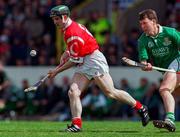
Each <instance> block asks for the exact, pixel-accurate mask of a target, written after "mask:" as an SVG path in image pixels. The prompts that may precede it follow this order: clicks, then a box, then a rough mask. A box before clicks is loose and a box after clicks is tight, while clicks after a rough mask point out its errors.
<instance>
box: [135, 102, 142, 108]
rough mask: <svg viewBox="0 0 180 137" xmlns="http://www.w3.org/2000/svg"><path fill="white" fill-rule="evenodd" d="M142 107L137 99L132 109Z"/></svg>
mask: <svg viewBox="0 0 180 137" xmlns="http://www.w3.org/2000/svg"><path fill="white" fill-rule="evenodd" d="M141 108H142V104H141V103H140V102H139V101H136V104H135V106H134V109H136V110H140V109H141Z"/></svg>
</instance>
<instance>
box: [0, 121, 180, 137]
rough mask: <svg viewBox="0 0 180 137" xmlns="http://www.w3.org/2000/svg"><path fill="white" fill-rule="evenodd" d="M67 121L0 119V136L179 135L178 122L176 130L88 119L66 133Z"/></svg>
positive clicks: (136, 136)
mask: <svg viewBox="0 0 180 137" xmlns="http://www.w3.org/2000/svg"><path fill="white" fill-rule="evenodd" d="M68 123H69V122H41V121H40V122H39V121H38V122H32V121H29V122H28V121H0V137H60V136H62V137H180V123H178V122H176V126H177V129H176V132H173V133H171V132H168V131H166V130H163V129H161V130H159V129H156V128H154V127H153V125H152V122H150V123H149V125H148V126H146V127H142V126H141V123H140V122H127V121H88V122H83V132H80V133H67V132H64V128H65V127H66V125H67V124H68Z"/></svg>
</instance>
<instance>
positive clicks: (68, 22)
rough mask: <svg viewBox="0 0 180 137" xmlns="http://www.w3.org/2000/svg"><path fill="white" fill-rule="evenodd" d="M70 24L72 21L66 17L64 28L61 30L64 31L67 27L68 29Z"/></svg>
mask: <svg viewBox="0 0 180 137" xmlns="http://www.w3.org/2000/svg"><path fill="white" fill-rule="evenodd" d="M71 23H72V20H71V19H70V18H69V17H68V18H67V22H66V24H65V27H64V28H63V30H65V29H66V28H67V27H69V26H70V25H71Z"/></svg>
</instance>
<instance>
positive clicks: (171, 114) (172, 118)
mask: <svg viewBox="0 0 180 137" xmlns="http://www.w3.org/2000/svg"><path fill="white" fill-rule="evenodd" d="M166 119H169V120H171V121H172V122H173V123H174V121H175V116H174V113H172V112H167V113H166Z"/></svg>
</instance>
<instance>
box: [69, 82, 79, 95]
mask: <svg viewBox="0 0 180 137" xmlns="http://www.w3.org/2000/svg"><path fill="white" fill-rule="evenodd" d="M68 95H69V97H70V98H72V97H79V96H80V90H79V88H78V85H77V84H75V83H73V84H72V85H71V86H70V89H69V91H68Z"/></svg>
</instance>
